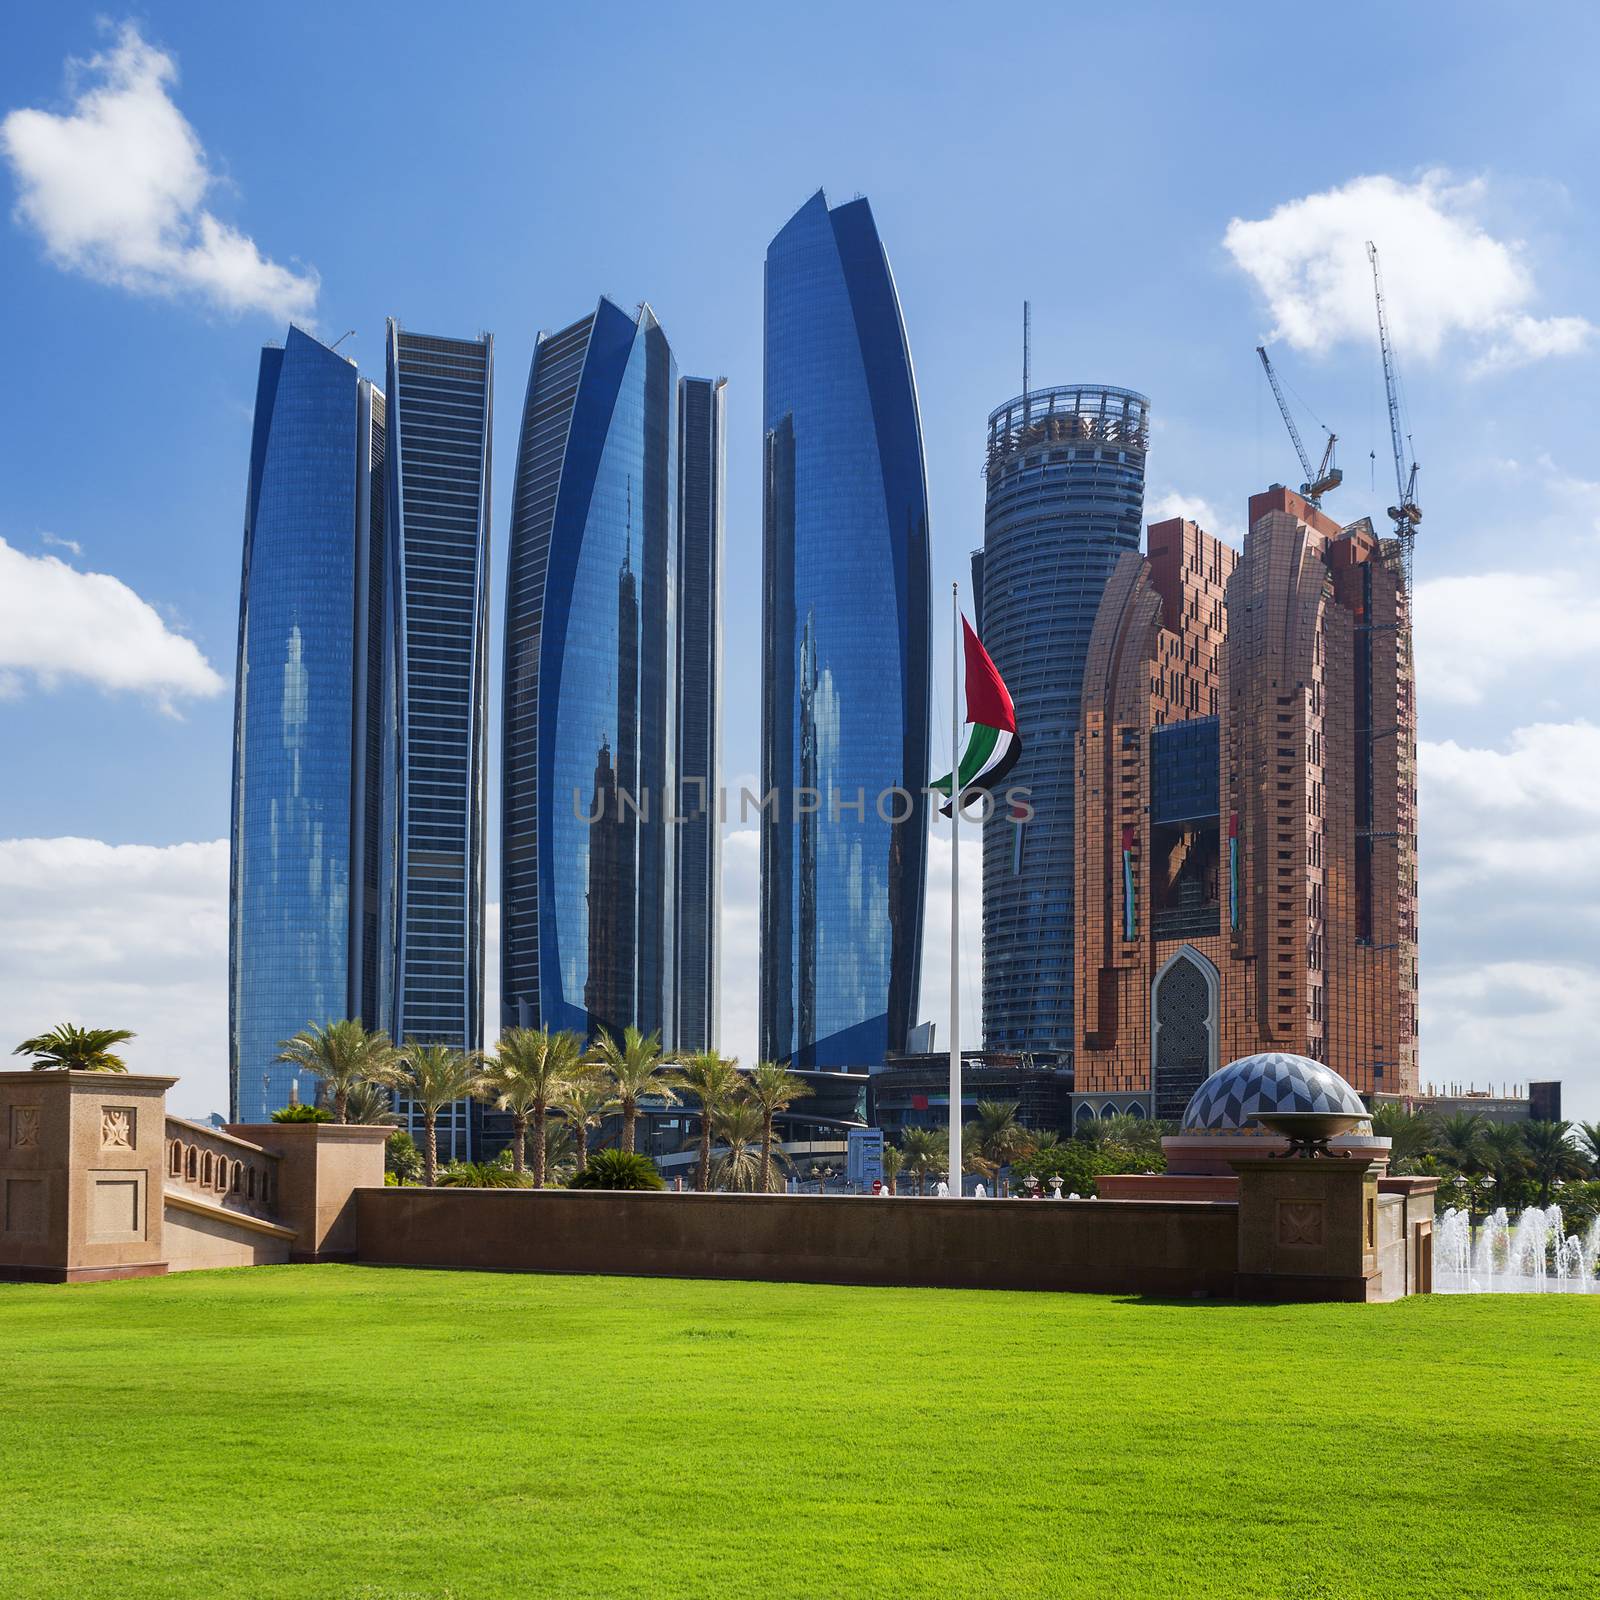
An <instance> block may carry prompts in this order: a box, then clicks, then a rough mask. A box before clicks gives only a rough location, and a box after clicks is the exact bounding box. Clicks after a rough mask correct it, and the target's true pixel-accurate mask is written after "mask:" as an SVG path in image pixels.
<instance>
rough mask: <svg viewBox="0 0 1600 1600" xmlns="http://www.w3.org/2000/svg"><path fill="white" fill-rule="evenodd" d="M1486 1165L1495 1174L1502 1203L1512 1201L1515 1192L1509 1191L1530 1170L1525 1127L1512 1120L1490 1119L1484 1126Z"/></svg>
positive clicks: (1484, 1159)
mask: <svg viewBox="0 0 1600 1600" xmlns="http://www.w3.org/2000/svg"><path fill="white" fill-rule="evenodd" d="M1483 1164H1484V1165H1485V1166H1486V1167H1487V1168H1488V1169H1489V1171H1490V1172H1492V1173H1493V1174H1494V1181H1495V1187H1496V1188H1497V1189H1498V1190H1499V1191H1500V1197H1501V1200H1502V1203H1504V1204H1507V1205H1509V1204H1511V1203H1512V1202H1513V1200H1514V1199H1515V1196H1514V1195H1510V1196H1508V1195H1507V1193H1506V1191H1507V1190H1508V1189H1510V1188H1511V1187H1512V1186H1513V1185H1515V1184H1517V1183H1519V1182H1520V1181H1521V1180H1522V1179H1523V1178H1524V1177H1526V1176H1527V1172H1528V1148H1527V1146H1526V1145H1525V1144H1523V1142H1522V1129H1521V1128H1519V1127H1518V1126H1517V1125H1516V1124H1515V1123H1513V1122H1490V1123H1487V1124H1485V1126H1484V1129H1483Z"/></svg>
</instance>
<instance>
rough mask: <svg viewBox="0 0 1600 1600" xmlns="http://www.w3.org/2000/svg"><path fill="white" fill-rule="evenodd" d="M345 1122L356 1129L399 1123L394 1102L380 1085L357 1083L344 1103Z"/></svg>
mask: <svg viewBox="0 0 1600 1600" xmlns="http://www.w3.org/2000/svg"><path fill="white" fill-rule="evenodd" d="M344 1111H345V1121H346V1122H351V1123H354V1124H356V1125H357V1126H358V1127H367V1128H376V1127H382V1126H384V1125H385V1124H392V1123H395V1122H398V1121H399V1118H398V1117H396V1116H395V1114H394V1101H393V1099H392V1098H391V1097H390V1094H389V1091H388V1090H387V1089H386V1088H385V1087H384V1086H383V1085H382V1084H381V1083H358V1084H357V1085H356V1086H355V1088H353V1089H352V1090H351V1091H350V1095H349V1098H348V1099H347V1100H346V1101H345V1107H344Z"/></svg>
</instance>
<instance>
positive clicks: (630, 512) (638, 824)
mask: <svg viewBox="0 0 1600 1600" xmlns="http://www.w3.org/2000/svg"><path fill="white" fill-rule="evenodd" d="M703 388H704V392H701V389H702V386H701V385H700V381H699V380H687V381H685V382H680V380H679V377H678V373H677V366H676V362H675V361H674V358H673V354H672V349H671V347H670V345H669V344H668V342H667V339H666V335H665V334H664V333H663V332H662V330H661V327H660V324H659V323H658V322H657V321H656V318H655V316H654V314H653V313H652V312H651V311H650V308H649V307H648V306H642V307H640V309H639V311H638V314H637V315H636V316H631V315H629V314H628V313H627V312H625V311H623V310H622V309H621V308H620V307H618V306H616V305H615V304H613V303H612V302H611V301H609V300H602V301H601V302H600V304H599V306H598V307H597V309H596V310H595V312H594V313H593V315H591V316H588V317H585V318H583V319H582V321H580V322H576V323H574V324H573V325H572V326H571V327H568V328H564V329H563V330H561V331H560V332H559V333H555V334H550V335H546V336H542V337H541V338H540V340H539V344H538V347H537V349H536V350H535V352H534V358H533V367H532V370H531V372H530V374H529V377H528V393H527V400H526V403H525V406H524V409H523V418H522V431H521V438H520V440H519V445H518V454H517V475H516V489H515V498H514V502H513V505H512V515H511V549H510V562H509V577H508V582H507V592H506V655H505V699H504V718H505V723H504V739H503V756H502V759H503V763H504V765H503V773H502V805H501V828H502V837H501V873H502V885H501V1022H502V1026H506V1027H511V1026H532V1027H539V1026H549V1027H552V1028H567V1029H572V1030H574V1031H576V1032H579V1033H582V1034H584V1035H586V1036H587V1035H592V1034H593V1033H594V1032H595V1031H596V1030H597V1029H598V1028H601V1027H604V1028H606V1029H608V1030H609V1031H611V1032H612V1033H620V1032H621V1031H622V1029H623V1028H625V1027H627V1026H630V1025H631V1026H635V1027H638V1028H639V1029H641V1030H642V1031H643V1032H646V1033H649V1032H652V1031H659V1032H660V1033H661V1036H662V1039H663V1042H664V1043H665V1044H667V1045H668V1046H669V1047H671V1048H676V1047H678V1046H679V1045H680V1044H681V1043H683V1042H684V1041H683V1040H681V1039H680V1037H679V1000H680V993H681V992H682V991H683V990H685V989H687V990H689V991H690V993H691V995H692V996H697V997H699V999H698V1004H699V1006H700V1010H699V1012H698V1013H696V1014H695V1021H696V1024H697V1026H698V1027H699V1028H701V1029H704V1028H706V1027H707V1026H714V1009H713V1012H712V1016H711V1018H710V1019H708V1018H707V1017H706V1015H705V1012H704V997H705V996H706V995H708V994H712V993H713V991H712V988H711V985H712V983H713V982H714V980H713V979H711V978H709V977H708V975H707V973H708V969H709V970H711V971H714V966H713V965H712V964H713V963H714V959H715V942H714V939H711V938H708V937H707V930H708V928H709V927H710V926H711V919H712V918H713V917H714V909H712V907H710V906H709V905H708V904H707V903H706V901H705V899H704V897H705V896H706V895H708V894H714V893H715V884H716V876H715V873H716V859H717V852H716V840H715V835H714V833H712V834H711V835H710V837H709V840H708V839H707V838H706V833H705V830H704V826H703V823H704V803H703V802H701V803H700V804H699V810H700V812H701V823H702V826H701V828H700V830H699V831H698V832H696V831H693V827H692V824H683V823H678V822H675V821H674V816H675V815H692V814H693V813H694V811H695V810H696V799H697V795H696V791H695V790H694V788H693V786H681V785H680V777H681V776H682V775H683V774H687V775H688V776H689V777H692V778H699V779H701V780H702V781H703V782H706V783H714V782H715V776H714V770H708V768H707V765H706V751H707V750H708V749H709V750H710V751H712V752H713V753H714V751H715V749H716V744H717V739H718V724H717V685H716V667H717V659H716V634H717V629H718V616H717V611H716V585H717V583H718V581H719V579H720V572H719V568H720V560H721V474H722V437H721V435H722V429H721V415H722V400H721V389H720V385H709V386H703ZM685 411H689V412H692V416H690V417H688V418H686V417H685V415H684V412H685ZM684 486H687V487H688V490H689V492H687V493H686V494H680V487H684ZM685 548H687V549H688V551H689V559H688V560H687V562H686V561H685V559H684V555H683V551H684V549H685ZM685 727H688V728H690V729H691V730H692V734H693V741H692V749H690V750H689V751H687V752H685V750H684V749H683V748H682V747H681V745H680V739H681V735H682V732H683V730H684V728H685ZM683 787H689V788H690V795H691V798H690V801H689V804H688V805H687V806H686V805H685V803H684V795H683V792H682V790H683ZM696 840H699V841H700V842H701V844H702V846H704V845H707V844H709V849H705V848H702V849H701V851H700V852H699V853H698V854H697V853H696V852H695V850H694V844H695V841H696ZM681 868H687V869H688V876H687V877H686V878H685V879H684V880H683V881H684V882H687V883H688V885H689V892H690V893H691V894H693V895H697V896H700V897H701V898H700V900H699V902H698V905H697V906H695V905H689V904H686V903H685V902H684V900H683V899H682V898H681V887H682V885H681V883H680V869H681ZM685 932H687V933H688V935H689V937H690V940H691V943H690V945H689V946H687V947H686V948H684V949H680V945H679V941H680V935H682V934H684V933H685ZM685 963H687V964H685ZM694 1004H695V1001H694V1000H693V999H691V1010H692V1009H693V1006H694ZM693 1042H697V1041H691V1043H693Z"/></svg>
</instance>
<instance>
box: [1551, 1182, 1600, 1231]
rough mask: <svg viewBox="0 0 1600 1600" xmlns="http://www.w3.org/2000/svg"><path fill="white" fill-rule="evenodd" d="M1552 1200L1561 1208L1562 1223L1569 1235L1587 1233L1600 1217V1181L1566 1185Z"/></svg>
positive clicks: (1557, 1191) (1556, 1192)
mask: <svg viewBox="0 0 1600 1600" xmlns="http://www.w3.org/2000/svg"><path fill="white" fill-rule="evenodd" d="M1551 1199H1552V1200H1553V1201H1554V1202H1555V1204H1556V1205H1558V1206H1560V1207H1561V1221H1562V1226H1563V1228H1564V1230H1565V1231H1566V1232H1567V1233H1587V1232H1588V1231H1589V1228H1590V1227H1591V1225H1592V1224H1593V1222H1594V1219H1595V1218H1596V1217H1597V1216H1600V1180H1597V1179H1594V1178H1590V1179H1588V1180H1587V1181H1586V1182H1581V1183H1564V1184H1562V1185H1561V1187H1560V1188H1559V1189H1557V1190H1556V1191H1555V1192H1554V1194H1552V1196H1551Z"/></svg>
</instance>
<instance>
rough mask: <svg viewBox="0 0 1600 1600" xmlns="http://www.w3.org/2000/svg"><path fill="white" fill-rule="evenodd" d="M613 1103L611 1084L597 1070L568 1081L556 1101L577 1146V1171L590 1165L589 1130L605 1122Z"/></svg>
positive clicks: (557, 1107)
mask: <svg viewBox="0 0 1600 1600" xmlns="http://www.w3.org/2000/svg"><path fill="white" fill-rule="evenodd" d="M615 1106H616V1101H615V1100H614V1099H612V1097H611V1085H610V1084H609V1083H608V1082H606V1080H605V1079H604V1078H603V1077H602V1076H601V1075H600V1074H599V1073H594V1072H589V1073H585V1074H584V1075H583V1076H582V1077H575V1078H569V1079H568V1080H567V1084H566V1087H565V1088H564V1089H563V1090H562V1091H561V1095H560V1097H559V1098H558V1099H557V1101H556V1110H558V1111H559V1112H560V1113H561V1115H562V1116H563V1117H565V1118H566V1122H567V1126H568V1127H569V1128H571V1129H572V1137H573V1139H574V1140H575V1141H576V1143H577V1147H578V1171H579V1172H582V1171H583V1170H584V1168H585V1167H587V1166H588V1165H589V1130H590V1129H591V1128H598V1127H599V1126H600V1124H601V1123H602V1122H604V1121H605V1116H606V1113H607V1112H608V1111H610V1110H613V1109H614V1108H615Z"/></svg>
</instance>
